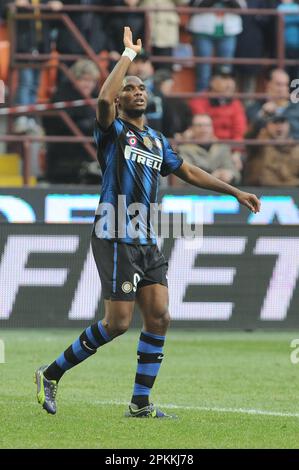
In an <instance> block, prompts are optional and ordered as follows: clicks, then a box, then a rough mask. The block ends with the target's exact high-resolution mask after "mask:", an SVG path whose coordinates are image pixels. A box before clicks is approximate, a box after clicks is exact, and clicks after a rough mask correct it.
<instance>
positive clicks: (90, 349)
mask: <svg viewBox="0 0 299 470" xmlns="http://www.w3.org/2000/svg"><path fill="white" fill-rule="evenodd" d="M82 343H83V346H85V348H86V349H89V351H93V352H94V351H96V349H92V348H90V347H89V346H87V343H86V341H82Z"/></svg>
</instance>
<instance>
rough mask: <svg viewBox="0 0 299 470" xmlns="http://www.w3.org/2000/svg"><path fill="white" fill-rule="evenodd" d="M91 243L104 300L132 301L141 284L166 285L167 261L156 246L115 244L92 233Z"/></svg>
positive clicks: (142, 285)
mask: <svg viewBox="0 0 299 470" xmlns="http://www.w3.org/2000/svg"><path fill="white" fill-rule="evenodd" d="M91 245H92V251H93V256H94V259H95V262H96V265H97V268H98V272H99V275H100V279H101V284H102V289H103V296H104V299H112V300H135V297H136V292H137V290H138V289H140V288H141V287H144V286H146V285H149V284H162V285H164V286H166V287H167V269H168V263H167V261H166V260H165V258H164V256H163V254H162V253H161V252H160V250H159V248H158V247H157V245H134V244H129V243H118V242H114V241H111V240H107V239H102V238H97V237H95V236H92V239H91Z"/></svg>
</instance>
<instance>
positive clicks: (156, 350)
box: [131, 331, 165, 408]
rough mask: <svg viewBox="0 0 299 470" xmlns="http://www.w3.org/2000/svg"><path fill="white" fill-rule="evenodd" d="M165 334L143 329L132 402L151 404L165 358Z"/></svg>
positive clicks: (143, 404) (140, 405) (142, 405)
mask: <svg viewBox="0 0 299 470" xmlns="http://www.w3.org/2000/svg"><path fill="white" fill-rule="evenodd" d="M164 342H165V336H160V335H154V334H153V333H148V332H146V331H142V332H141V335H140V339H139V343H138V352H137V358H138V365H137V373H136V377H135V385H134V391H133V396H132V400H131V402H132V403H134V404H135V405H137V406H138V408H143V407H144V406H147V405H148V404H149V394H150V391H151V389H152V387H153V385H154V382H155V379H156V377H157V375H158V372H159V369H160V365H161V362H162V359H163V346H164Z"/></svg>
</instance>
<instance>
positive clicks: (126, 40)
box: [124, 26, 142, 54]
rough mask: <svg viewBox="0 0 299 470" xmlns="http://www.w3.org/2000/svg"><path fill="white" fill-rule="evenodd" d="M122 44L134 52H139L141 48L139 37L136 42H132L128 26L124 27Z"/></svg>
mask: <svg viewBox="0 0 299 470" xmlns="http://www.w3.org/2000/svg"><path fill="white" fill-rule="evenodd" d="M124 46H125V47H129V48H130V49H133V51H135V52H136V54H140V52H141V49H142V42H141V39H137V44H134V43H133V36H132V31H131V28H130V27H129V26H125V27H124Z"/></svg>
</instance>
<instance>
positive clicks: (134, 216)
mask: <svg viewBox="0 0 299 470" xmlns="http://www.w3.org/2000/svg"><path fill="white" fill-rule="evenodd" d="M94 138H95V142H96V145H97V155H98V160H99V163H100V166H101V170H102V174H103V181H102V190H101V197H100V202H99V206H98V209H97V211H96V216H95V224H94V234H95V235H96V236H97V237H98V238H108V239H111V240H116V241H120V242H124V243H138V244H154V243H156V238H155V233H154V230H153V226H152V223H151V217H150V215H151V211H152V210H153V207H154V206H155V204H157V195H158V189H159V177H160V175H162V176H167V175H169V174H170V173H173V172H174V171H175V170H177V169H178V168H179V167H180V166H181V164H182V163H183V160H182V158H181V157H179V156H178V155H177V154H176V153H175V151H174V150H173V149H172V148H171V146H170V144H169V142H168V140H167V139H166V138H165V137H164V136H163V134H161V133H160V132H157V131H155V130H154V129H152V128H150V127H147V126H145V129H144V130H140V129H139V128H137V127H136V126H134V125H133V124H131V123H129V122H127V121H124V120H122V119H120V118H117V119H115V120H114V121H113V123H112V124H111V126H110V127H109V128H108V129H106V130H103V129H102V128H101V127H100V126H99V124H98V123H96V127H95V131H94ZM136 233H138V236H137V237H136Z"/></svg>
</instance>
